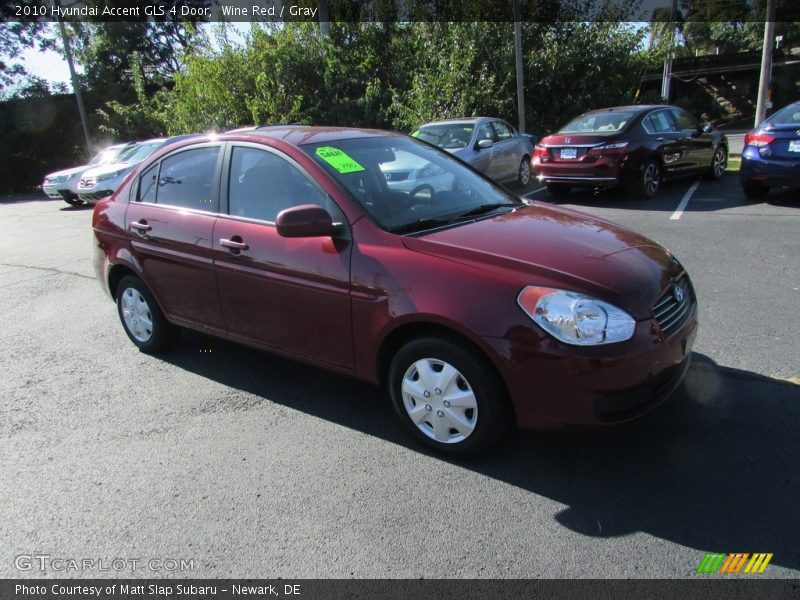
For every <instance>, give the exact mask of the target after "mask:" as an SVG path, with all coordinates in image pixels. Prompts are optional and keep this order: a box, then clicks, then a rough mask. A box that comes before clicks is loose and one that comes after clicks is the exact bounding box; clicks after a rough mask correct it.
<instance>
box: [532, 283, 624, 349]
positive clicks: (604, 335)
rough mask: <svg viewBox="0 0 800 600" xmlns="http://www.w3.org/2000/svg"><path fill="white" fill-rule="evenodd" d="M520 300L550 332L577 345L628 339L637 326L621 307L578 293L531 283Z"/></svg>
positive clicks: (535, 320) (535, 321)
mask: <svg viewBox="0 0 800 600" xmlns="http://www.w3.org/2000/svg"><path fill="white" fill-rule="evenodd" d="M517 303H518V304H519V306H520V308H522V310H524V311H525V313H526V314H527V315H528V316H529V317H530V318H531V319H533V321H534V323H536V324H537V325H539V326H540V327H541V328H542V329H544V330H545V331H546V332H547V333H549V334H550V335H552V336H553V337H554V338H556V339H557V340H560V341H562V342H564V343H565V344H571V345H573V346H594V345H597V344H613V343H614V342H624V341H625V340H629V339H631V337H633V331H634V329H635V328H636V321H634V319H633V317H631V316H630V315H629V314H628V313H626V312H625V311H624V310H622V309H621V308H617V307H616V306H614V305H613V304H609V303H608V302H604V301H602V300H598V299H597V298H592V297H591V296H587V295H585V294H580V293H578V292H568V291H565V290H556V289H552V288H541V287H535V286H528V287H526V288H524V289H523V290H522V291H521V292H520V294H519V296H518V297H517Z"/></svg>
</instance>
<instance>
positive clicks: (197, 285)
mask: <svg viewBox="0 0 800 600" xmlns="http://www.w3.org/2000/svg"><path fill="white" fill-rule="evenodd" d="M221 148H222V145H221V144H218V143H217V144H203V145H200V146H192V147H191V148H188V149H179V150H176V151H175V152H173V153H171V154H169V155H167V156H165V157H164V158H163V159H161V160H159V161H158V162H156V163H155V164H153V165H152V166H150V167H148V168H147V169H146V170H145V171H144V172H143V173H142V174H141V175H140V176H139V178H138V182H137V183H138V186H137V188H136V189H135V192H134V193H133V198H132V199H131V202H130V203H129V205H128V209H127V211H126V214H125V227H126V228H127V229H128V230H129V231H131V233H132V234H133V240H132V242H131V247H132V253H133V259H134V261H135V262H136V263H138V265H139V266H140V268H141V272H142V276H143V278H144V280H145V283H146V284H147V285H148V287H149V288H150V289H151V290H152V291H153V293H154V294H155V297H156V299H157V300H158V302H159V305H160V306H161V308H162V310H163V311H164V313H165V314H166V315H167V317H168V318H169V319H170V320H173V321H179V322H181V324H185V325H191V326H195V327H199V328H201V329H209V330H214V331H224V329H225V325H224V322H223V319H222V311H221V308H220V304H219V297H218V295H217V284H216V277H215V274H214V267H213V261H212V253H213V247H212V234H213V231H214V222H215V221H216V218H217V211H218V206H219V173H220V166H221V160H220V159H221V156H222V153H221Z"/></svg>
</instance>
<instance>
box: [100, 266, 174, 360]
mask: <svg viewBox="0 0 800 600" xmlns="http://www.w3.org/2000/svg"><path fill="white" fill-rule="evenodd" d="M115 296H116V301H117V313H118V314H119V320H120V322H121V323H122V328H123V329H124V330H125V333H126V334H127V335H128V337H129V338H130V340H131V341H132V342H133V343H134V344H136V346H137V347H138V348H139V350H141V351H142V352H146V353H148V354H154V353H156V352H159V351H160V350H163V349H164V348H166V347H167V346H169V344H170V343H171V342H172V341H173V340H174V339H175V336H176V333H177V328H176V327H175V326H174V325H172V323H170V322H169V321H167V319H166V318H165V317H164V313H162V312H161V308H160V307H159V306H158V303H157V302H156V301H155V298H153V294H151V293H150V290H149V289H147V286H146V285H145V284H144V282H142V280H141V279H139V278H138V277H135V276H133V275H126V276H125V277H123V278H122V279H121V280H120V282H119V283H118V284H117V289H116V290H115ZM126 303H128V305H129V306H130V305H131V304H132V305H133V306H135V311H134V312H133V313H128V314H127V315H126V314H123V313H124V312H125V311H128V309H127V308H125V309H124V308H123V304H126ZM126 319H127V321H126ZM129 321H133V323H132V324H131V325H130V326H129V324H128V322H129ZM148 322H149V325H148ZM132 328H133V329H132Z"/></svg>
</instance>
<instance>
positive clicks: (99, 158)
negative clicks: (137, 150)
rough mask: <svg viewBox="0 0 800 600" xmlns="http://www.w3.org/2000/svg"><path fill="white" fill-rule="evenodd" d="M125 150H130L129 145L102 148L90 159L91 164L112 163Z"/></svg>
mask: <svg viewBox="0 0 800 600" xmlns="http://www.w3.org/2000/svg"><path fill="white" fill-rule="evenodd" d="M124 150H128V147H127V146H112V147H111V148H106V149H105V150H101V151H100V152H98V153H97V154H95V155H94V156H93V157H92V160H90V161H89V164H90V165H105V164H108V163H112V162H114V161H115V160H117V158H118V157H119V156H120V155H121V154H122V152H123V151H124Z"/></svg>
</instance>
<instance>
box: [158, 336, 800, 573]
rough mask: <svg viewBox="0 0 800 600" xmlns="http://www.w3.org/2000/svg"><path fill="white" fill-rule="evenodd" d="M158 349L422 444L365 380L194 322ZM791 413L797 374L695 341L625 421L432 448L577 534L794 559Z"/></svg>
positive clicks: (252, 388) (798, 492) (197, 369)
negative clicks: (779, 373) (652, 397)
mask: <svg viewBox="0 0 800 600" xmlns="http://www.w3.org/2000/svg"><path fill="white" fill-rule="evenodd" d="M204 347H213V348H214V352H213V354H204V353H202V352H198V348H204ZM211 356H213V357H214V358H213V359H211V358H210V357H211ZM163 359H164V360H166V361H168V362H170V363H172V364H174V365H176V366H179V367H181V368H183V369H186V370H188V371H191V372H193V373H196V374H198V375H200V376H202V377H206V378H209V379H211V380H213V381H216V382H218V383H221V384H224V385H226V386H230V387H233V388H236V389H239V390H242V391H245V392H249V393H251V394H254V395H256V396H258V397H260V398H263V399H264V401H265V402H274V403H278V404H281V405H285V406H288V407H290V408H292V409H294V410H298V411H302V412H304V413H307V414H310V415H313V416H315V417H318V418H321V419H325V420H328V421H331V422H334V423H337V424H339V425H342V426H345V427H348V428H351V429H354V430H357V431H360V432H363V433H366V434H368V435H372V436H375V437H378V438H380V439H384V440H386V441H388V442H391V443H393V444H398V445H400V446H403V447H406V448H409V449H412V450H414V451H418V452H420V453H421V454H426V455H428V456H433V457H436V455H433V454H430V453H429V452H427V451H426V450H424V449H423V448H422V447H421V446H419V445H418V444H417V443H416V441H415V440H413V439H412V438H411V437H410V436H409V435H408V433H407V432H406V431H404V429H403V427H402V425H401V424H400V423H399V421H397V419H396V417H395V416H394V414H393V412H392V408H391V407H390V405H389V401H388V398H387V397H386V394H385V393H384V392H383V391H381V390H380V389H378V388H376V387H374V386H371V385H369V384H365V383H361V382H357V381H354V380H351V379H348V378H346V377H342V376H338V375H334V374H330V373H328V372H325V371H322V370H319V369H315V368H313V367H308V366H305V365H303V364H300V363H297V362H294V361H290V360H286V359H282V358H279V357H275V356H272V355H270V354H264V353H259V352H257V351H254V350H250V349H248V348H245V347H242V346H239V345H236V344H232V343H228V342H225V341H220V340H217V339H214V338H210V337H206V336H204V335H201V334H197V333H194V332H185V333H184V336H183V339H182V341H181V342H180V343H179V344H178V345H177V347H176V348H175V349H174V350H173V351H172V352H170V353H168V354H165V355H163ZM798 423H800V385H796V384H794V383H791V382H788V381H782V380H778V379H772V378H769V377H765V376H762V375H758V374H756V373H752V372H748V371H743V370H738V369H732V368H727V367H721V366H719V365H716V364H715V363H714V362H713V360H711V359H710V358H708V357H706V356H704V355H702V354H697V353H695V354H694V355H693V363H692V365H691V367H690V370H689V373H688V375H687V378H686V380H685V382H684V384H683V385H682V386H681V388H679V390H678V391H677V392H676V393H675V394H674V395H673V397H672V398H671V399H670V401H669V402H667V403H666V404H665V405H664V406H663V407H661V408H660V409H659V410H657V411H656V412H655V413H654V414H653V415H652V416H651V417H649V418H648V419H646V420H644V421H643V422H641V423H638V424H636V425H634V426H626V427H624V428H615V429H614V430H603V431H602V432H597V431H566V432H561V431H558V432H522V431H520V432H516V433H514V434H513V435H511V436H510V437H509V438H508V439H507V440H506V441H504V442H502V443H501V444H500V445H499V446H498V447H496V448H495V449H493V450H492V451H491V452H490V453H488V454H487V455H485V456H482V457H478V458H474V459H470V460H452V459H446V458H441V457H437V458H440V459H441V460H445V461H447V462H450V463H452V464H454V465H458V466H459V467H461V468H464V469H469V470H472V471H474V472H478V473H481V474H483V475H486V476H488V477H492V478H495V479H498V480H501V481H503V482H506V483H509V484H511V485H514V486H516V487H518V488H520V489H524V490H527V491H529V492H531V493H533V494H536V495H540V496H545V497H547V498H550V499H552V500H554V501H556V502H558V503H561V504H564V505H567V507H568V508H566V509H564V510H562V511H561V512H559V513H557V514H555V515H554V518H555V519H556V521H557V522H558V523H560V524H561V525H563V526H564V527H566V528H568V529H570V530H572V531H575V532H578V533H580V534H582V535H586V536H590V537H594V538H611V537H617V536H624V535H627V534H632V533H636V532H645V533H647V534H649V535H652V536H655V537H657V538H662V539H664V540H668V541H670V542H673V543H676V544H680V545H682V546H686V547H689V548H694V549H696V550H698V551H702V552H721V553H728V552H750V553H753V552H771V553H773V554H774V558H773V559H772V562H773V563H774V564H777V565H781V566H784V567H787V568H792V569H800V544H798V543H797V532H798V531H800V511H798V510H797V506H798V498H800V469H798V465H800V435H799V434H798V431H797V424H798ZM520 527H521V528H524V527H525V524H524V523H520Z"/></svg>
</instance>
